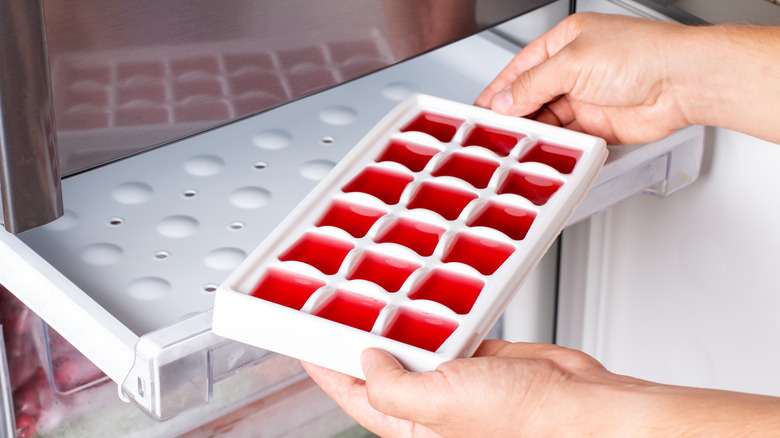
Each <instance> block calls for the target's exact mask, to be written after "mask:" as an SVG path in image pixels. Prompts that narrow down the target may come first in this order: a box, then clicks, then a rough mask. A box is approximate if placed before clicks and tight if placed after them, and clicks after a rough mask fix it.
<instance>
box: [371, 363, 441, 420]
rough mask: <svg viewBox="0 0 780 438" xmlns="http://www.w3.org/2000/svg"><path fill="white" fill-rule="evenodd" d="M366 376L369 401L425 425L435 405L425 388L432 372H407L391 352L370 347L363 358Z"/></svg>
mask: <svg viewBox="0 0 780 438" xmlns="http://www.w3.org/2000/svg"><path fill="white" fill-rule="evenodd" d="M360 363H361V366H362V367H363V373H364V374H365V376H366V393H367V395H368V402H369V403H370V404H371V406H373V407H374V409H376V410H378V411H380V412H383V413H385V414H387V415H390V416H392V417H396V418H402V419H405V420H410V421H413V422H415V423H421V424H424V423H426V422H427V421H426V420H427V418H425V417H427V415H426V413H427V411H429V410H430V409H431V408H432V406H431V405H432V403H430V401H429V398H430V394H428V393H427V392H426V390H425V388H426V387H427V386H428V385H427V384H426V383H425V381H426V379H430V378H431V373H423V374H420V373H413V372H410V371H407V370H405V369H404V368H403V366H402V365H401V364H400V363H399V362H398V360H397V359H396V358H394V357H393V356H391V355H390V354H388V353H386V352H384V351H382V350H379V349H376V348H369V349H367V350H365V351H364V352H363V354H362V355H361V357H360Z"/></svg>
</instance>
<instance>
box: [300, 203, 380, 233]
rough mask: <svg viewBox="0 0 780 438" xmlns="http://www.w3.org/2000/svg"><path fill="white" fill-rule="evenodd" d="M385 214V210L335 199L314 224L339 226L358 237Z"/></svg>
mask: <svg viewBox="0 0 780 438" xmlns="http://www.w3.org/2000/svg"><path fill="white" fill-rule="evenodd" d="M385 214H387V212H386V211H382V210H377V209H375V208H370V207H366V206H363V205H357V204H352V203H350V202H346V201H341V200H337V201H333V203H332V204H331V206H330V208H328V210H327V211H326V212H325V214H324V215H322V217H321V218H320V220H319V222H317V224H316V225H317V226H318V227H325V226H331V227H337V228H341V229H342V230H344V231H346V232H348V233H349V234H351V235H352V237H355V238H356V239H359V238H361V237H363V236H365V235H366V233H368V230H369V229H371V227H372V226H373V225H374V223H375V222H376V221H377V220H378V219H379V218H380V217H382V216H384V215H385Z"/></svg>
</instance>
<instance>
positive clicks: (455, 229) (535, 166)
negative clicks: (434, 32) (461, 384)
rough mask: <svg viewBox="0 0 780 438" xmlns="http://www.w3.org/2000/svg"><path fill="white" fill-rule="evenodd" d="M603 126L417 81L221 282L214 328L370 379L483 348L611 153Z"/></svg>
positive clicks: (421, 368)
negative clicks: (371, 350) (366, 365)
mask: <svg viewBox="0 0 780 438" xmlns="http://www.w3.org/2000/svg"><path fill="white" fill-rule="evenodd" d="M606 154H607V152H606V145H605V143H604V141H603V140H601V139H598V138H595V137H591V136H588V135H584V134H581V133H576V132H572V131H568V130H565V129H562V128H558V127H553V126H549V125H543V124H541V123H538V122H534V121H530V120H526V119H520V118H512V117H506V116H501V115H498V114H496V113H493V112H492V111H489V110H486V109H483V108H477V107H473V106H470V105H465V104H462V103H456V102H451V101H447V100H443V99H438V98H435V97H431V96H424V95H415V96H412V97H410V98H408V99H407V100H405V101H404V102H402V103H401V104H399V105H398V107H397V108H396V109H395V110H393V111H392V112H391V113H390V114H388V115H387V116H386V117H385V118H384V119H383V120H382V121H381V122H380V123H379V124H377V125H376V126H375V127H374V128H373V129H372V130H371V131H370V132H369V133H368V134H367V135H366V136H365V137H364V138H363V140H361V142H360V143H358V144H357V145H356V146H355V147H354V148H353V150H352V151H351V152H350V153H349V154H348V155H347V156H346V157H345V158H344V159H343V160H342V161H341V162H340V163H339V164H338V166H337V167H336V168H334V169H333V170H332V171H331V172H330V174H329V175H328V176H327V177H326V179H324V180H323V181H322V182H321V183H320V184H319V185H318V186H317V187H316V188H315V189H314V190H313V191H312V192H311V193H310V194H309V196H307V197H306V199H304V200H303V202H302V203H301V204H300V205H299V206H298V207H297V208H296V209H295V210H294V211H293V212H292V213H291V214H290V215H289V216H288V217H287V218H286V219H285V220H284V221H283V222H282V223H281V224H280V225H279V227H278V228H277V229H276V230H275V231H274V232H273V233H272V234H271V235H270V236H269V237H268V238H266V240H265V241H263V242H262V243H261V244H260V245H259V246H258V247H257V249H256V250H255V251H254V252H253V253H252V254H251V255H250V256H249V257H248V258H247V259H246V260H245V261H244V263H242V264H241V266H239V267H238V268H237V269H236V270H235V271H234V272H233V273H232V274H231V275H230V277H229V278H228V279H227V280H226V281H225V282H224V283H223V284H222V285H220V287H219V288H218V290H217V294H216V301H215V307H214V321H213V330H214V332H215V333H217V334H218V335H221V336H224V337H228V338H231V339H235V340H238V341H242V342H246V343H249V344H252V345H256V346H258V347H261V348H265V349H269V350H273V351H276V352H279V353H282V354H286V355H289V356H292V357H296V358H299V359H302V360H306V361H309V362H313V363H316V364H319V365H322V366H325V367H328V368H332V369H335V370H338V371H341V372H344V373H347V374H351V375H353V376H356V377H361V378H362V377H363V375H362V371H361V369H360V359H359V358H360V353H361V352H362V351H363V350H364V349H366V348H368V347H377V348H381V349H384V350H386V351H388V352H390V353H391V354H393V355H395V356H396V357H397V358H398V359H399V360H400V361H401V363H403V364H404V366H406V367H407V368H409V369H412V370H415V371H424V370H430V369H433V368H435V367H436V366H437V365H438V364H440V363H442V362H444V361H446V360H449V359H453V358H457V357H464V356H469V355H471V354H472V353H473V352H474V351H475V349H476V348H477V346H478V345H479V343H480V342H481V341H482V339H483V338H484V337H485V336H486V334H487V333H488V332H489V331H490V329H491V328H492V326H493V325H494V324H495V322H496V320H497V319H498V318H499V316H500V315H501V313H502V312H503V309H504V307H505V306H506V305H507V303H508V302H509V301H510V300H511V298H512V296H513V295H514V293H515V292H516V291H517V290H518V288H519V287H520V285H521V284H522V282H523V280H524V279H525V277H526V275H527V274H528V272H529V271H530V270H531V269H532V268H533V267H534V266H535V265H536V263H537V262H538V261H539V259H540V258H541V257H542V255H543V254H544V252H545V251H546V250H547V248H548V247H549V246H550V245H551V244H552V242H553V241H554V239H555V238H556V237H557V235H558V233H560V231H561V229H562V227H563V226H564V224H565V223H566V220H567V219H568V217H569V216H570V215H571V214H572V213H573V211H574V209H575V207H576V206H577V205H578V203H579V202H580V200H581V199H582V198H583V197H584V195H585V194H586V192H587V190H588V188H589V186H590V184H591V183H592V182H593V180H594V178H595V176H596V174H597V173H598V170H599V169H600V167H601V166H602V165H603V163H604V160H605V159H606Z"/></svg>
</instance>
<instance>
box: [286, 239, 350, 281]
mask: <svg viewBox="0 0 780 438" xmlns="http://www.w3.org/2000/svg"><path fill="white" fill-rule="evenodd" d="M353 248H355V246H354V245H353V244H351V243H349V242H345V241H342V240H338V239H334V238H332V237H329V236H324V235H322V234H318V233H306V234H304V235H303V237H301V238H300V239H299V240H298V241H297V242H296V243H295V244H294V245H292V246H291V247H290V248H289V249H288V250H287V251H285V252H284V253H283V254H282V255H280V256H279V260H281V261H283V262H287V261H298V262H302V263H306V264H308V265H311V266H313V267H315V268H317V269H319V270H320V272H322V273H323V274H326V275H333V274H335V273H336V272H338V271H339V267H341V263H342V262H343V261H344V258H345V257H346V256H347V253H349V252H350V251H352V249H353Z"/></svg>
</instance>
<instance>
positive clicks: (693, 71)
mask: <svg viewBox="0 0 780 438" xmlns="http://www.w3.org/2000/svg"><path fill="white" fill-rule="evenodd" d="M671 50H672V51H673V52H674V56H670V57H669V64H670V67H669V68H670V73H669V77H670V78H671V81H670V82H671V84H672V87H673V89H674V90H675V95H676V96H677V98H678V102H679V107H680V109H681V112H682V113H683V114H684V117H685V118H686V120H687V122H688V123H689V124H699V125H710V126H718V127H723V128H729V129H734V130H737V131H741V132H744V133H747V134H751V135H754V136H757V137H761V138H764V139H768V140H771V141H780V133H778V132H777V130H776V129H774V128H773V127H774V126H775V125H776V123H774V120H773V117H772V114H774V113H775V112H776V106H777V104H778V102H780V29H777V28H770V27H750V26H729V25H721V26H702V27H686V28H684V29H683V30H682V33H681V37H680V38H678V42H677V47H676V48H672V49H671ZM672 64H674V65H672ZM773 131H775V132H773Z"/></svg>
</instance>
